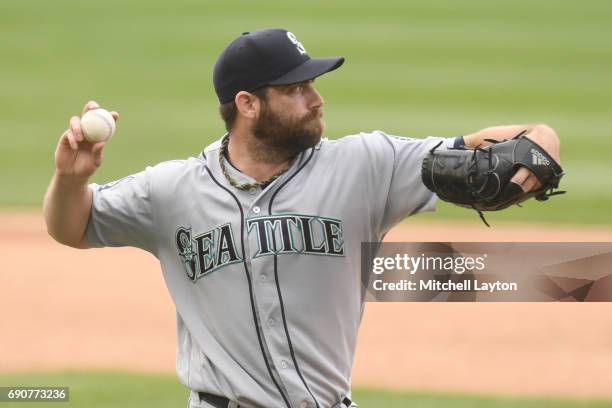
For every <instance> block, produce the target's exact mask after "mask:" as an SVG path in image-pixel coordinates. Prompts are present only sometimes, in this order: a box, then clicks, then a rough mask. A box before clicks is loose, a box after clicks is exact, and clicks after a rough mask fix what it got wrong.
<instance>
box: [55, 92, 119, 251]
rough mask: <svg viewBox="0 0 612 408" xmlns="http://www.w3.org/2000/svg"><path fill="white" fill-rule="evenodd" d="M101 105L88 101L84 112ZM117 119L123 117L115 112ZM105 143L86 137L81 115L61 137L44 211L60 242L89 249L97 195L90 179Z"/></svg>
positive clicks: (100, 160) (114, 115)
mask: <svg viewBox="0 0 612 408" xmlns="http://www.w3.org/2000/svg"><path fill="white" fill-rule="evenodd" d="M99 107H100V106H99V105H98V104H97V103H96V102H94V101H90V102H88V103H87V104H86V105H85V107H84V108H83V114H84V113H85V112H87V111H88V110H92V109H97V108H99ZM112 115H113V117H114V118H115V120H117V118H118V117H119V115H118V114H117V113H116V112H112ZM104 144H105V142H99V143H96V144H92V143H89V142H88V141H87V140H85V138H84V137H83V132H82V130H81V121H80V118H79V117H78V116H73V117H72V118H71V119H70V127H69V129H67V130H66V131H65V132H64V133H63V134H62V136H61V138H60V140H59V143H58V145H57V148H56V150H55V174H54V175H53V179H52V180H51V184H50V185H49V188H48V189H47V193H46V194H45V198H44V203H43V213H44V217H45V222H46V224H47V231H48V233H49V235H51V236H52V237H53V238H54V239H55V240H56V241H58V242H59V243H61V244H64V245H68V246H71V247H73V248H82V249H84V248H89V247H90V245H89V243H88V242H87V239H86V237H85V231H86V228H87V222H88V220H89V215H90V213H91V205H92V200H93V194H92V192H91V190H90V189H89V188H88V187H87V184H88V181H89V178H90V177H91V175H92V174H93V173H94V172H95V171H96V170H97V169H98V167H100V165H101V164H102V149H103V148H104Z"/></svg>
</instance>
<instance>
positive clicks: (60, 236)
mask: <svg viewBox="0 0 612 408" xmlns="http://www.w3.org/2000/svg"><path fill="white" fill-rule="evenodd" d="M45 224H46V225H47V234H49V236H50V237H51V238H53V240H54V241H56V242H57V243H59V244H62V245H65V246H68V247H71V248H75V249H87V248H90V247H89V245H87V240H86V238H85V236H84V235H83V236H82V237H80V238H75V237H70V236H67V235H66V234H65V233H62V232H61V231H59V230H57V229H55V228H53V226H52V225H51V224H50V223H49V222H48V221H47V220H46V219H45Z"/></svg>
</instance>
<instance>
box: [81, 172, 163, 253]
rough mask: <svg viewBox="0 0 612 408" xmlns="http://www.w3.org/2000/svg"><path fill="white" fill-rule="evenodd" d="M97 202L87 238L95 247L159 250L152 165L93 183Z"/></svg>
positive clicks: (94, 200) (92, 188)
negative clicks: (157, 245) (137, 171)
mask: <svg viewBox="0 0 612 408" xmlns="http://www.w3.org/2000/svg"><path fill="white" fill-rule="evenodd" d="M89 188H90V189H91V190H92V191H93V204H92V208H91V215H90V218H89V222H88V225H87V231H86V235H87V240H88V242H89V244H90V245H91V246H93V247H105V246H108V247H120V246H133V247H137V248H141V249H144V250H145V251H149V252H151V253H153V254H155V252H156V239H155V231H154V227H153V226H154V217H153V203H152V197H151V168H147V169H146V170H145V171H142V172H140V173H136V174H133V175H130V176H127V177H124V178H122V179H119V180H116V181H113V182H110V183H107V184H103V185H99V184H95V183H92V184H90V185H89Z"/></svg>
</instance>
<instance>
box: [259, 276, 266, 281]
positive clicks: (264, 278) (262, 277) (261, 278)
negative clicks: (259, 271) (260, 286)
mask: <svg viewBox="0 0 612 408" xmlns="http://www.w3.org/2000/svg"><path fill="white" fill-rule="evenodd" d="M266 279H268V277H267V276H266V275H261V276H260V277H259V280H261V281H262V282H265V281H266Z"/></svg>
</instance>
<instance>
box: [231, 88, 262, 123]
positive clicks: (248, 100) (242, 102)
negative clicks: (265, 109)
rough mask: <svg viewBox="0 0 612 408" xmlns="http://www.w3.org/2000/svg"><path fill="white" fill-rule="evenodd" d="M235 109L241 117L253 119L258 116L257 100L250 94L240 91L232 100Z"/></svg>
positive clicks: (258, 103)
mask: <svg viewBox="0 0 612 408" xmlns="http://www.w3.org/2000/svg"><path fill="white" fill-rule="evenodd" d="M234 102H235V103H236V108H237V109H238V112H239V113H240V115H241V116H244V117H245V118H248V119H255V118H257V116H258V115H259V109H260V101H259V98H258V97H257V96H255V95H253V94H252V93H250V92H246V91H240V92H238V93H237V94H236V97H235V98H234Z"/></svg>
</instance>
